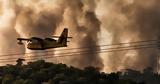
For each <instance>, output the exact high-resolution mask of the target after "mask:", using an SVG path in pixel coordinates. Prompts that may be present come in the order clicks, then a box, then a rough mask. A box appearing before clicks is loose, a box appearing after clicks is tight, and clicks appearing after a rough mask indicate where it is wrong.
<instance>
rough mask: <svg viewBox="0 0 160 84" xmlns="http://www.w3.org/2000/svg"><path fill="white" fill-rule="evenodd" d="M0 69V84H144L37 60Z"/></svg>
mask: <svg viewBox="0 0 160 84" xmlns="http://www.w3.org/2000/svg"><path fill="white" fill-rule="evenodd" d="M22 61H23V60H21V61H17V65H6V66H2V67H0V82H1V84H145V83H143V82H141V81H139V83H138V82H134V81H132V80H131V79H127V78H125V77H127V76H128V75H125V77H123V76H122V75H121V73H120V72H117V73H111V74H106V73H104V72H99V71H98V69H96V68H94V67H86V68H85V69H84V70H80V69H77V68H74V67H68V66H67V65H65V64H53V63H49V62H45V61H44V60H38V61H35V62H29V63H28V64H27V65H22Z"/></svg>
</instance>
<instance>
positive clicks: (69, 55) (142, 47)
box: [1, 45, 157, 62]
mask: <svg viewBox="0 0 160 84" xmlns="http://www.w3.org/2000/svg"><path fill="white" fill-rule="evenodd" d="M153 47H157V45H156V46H141V47H138V46H137V47H132V48H129V47H126V48H124V49H116V50H105V51H95V52H83V53H75V54H68V55H63V56H62V55H59V56H54V57H53V55H54V54H49V55H47V56H46V55H40V56H45V57H43V58H47V59H48V58H57V57H71V56H75V55H83V54H98V53H106V52H116V51H124V50H134V49H144V48H153ZM51 55H52V56H51ZM24 58H26V57H23V59H24ZM14 59H16V60H17V58H14ZM14 59H10V60H6V61H1V62H13V60H14ZM37 59H38V58H37V57H34V58H31V59H26V60H37Z"/></svg>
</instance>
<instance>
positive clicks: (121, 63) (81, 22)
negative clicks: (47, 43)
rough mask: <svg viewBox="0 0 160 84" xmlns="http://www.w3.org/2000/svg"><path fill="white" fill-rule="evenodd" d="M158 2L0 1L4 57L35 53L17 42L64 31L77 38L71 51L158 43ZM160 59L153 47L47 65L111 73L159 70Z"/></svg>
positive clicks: (109, 0) (0, 45)
mask: <svg viewBox="0 0 160 84" xmlns="http://www.w3.org/2000/svg"><path fill="white" fill-rule="evenodd" d="M158 3H159V1H158V0H149V1H146V0H1V1H0V40H1V42H0V54H11V53H19V52H26V53H27V52H35V51H29V50H28V49H27V48H25V46H21V47H20V46H19V45H17V44H16V38H17V37H22V38H30V37H33V36H34V37H41V38H46V37H51V36H52V35H55V34H56V35H58V34H60V32H61V31H62V30H63V28H64V27H67V28H69V35H70V36H72V37H73V39H71V42H70V43H69V44H68V48H71V47H88V48H89V49H90V52H89V53H94V52H95V51H99V50H101V48H99V47H96V46H97V45H102V44H111V43H120V42H132V41H139V40H148V39H149V40H150V39H159V37H160V32H159V31H160V28H159V27H160V25H159V22H160V11H159V5H158ZM128 45H131V44H128ZM10 50H11V52H10ZM81 50H83V49H81ZM75 51H76V50H75ZM36 52H43V53H42V54H44V55H47V54H48V53H46V52H44V51H36ZM62 52H63V51H62ZM77 52H78V51H77ZM51 53H61V51H59V52H58V51H53V52H51ZM36 55H37V56H38V55H39V54H36ZM157 56H159V52H158V50H157V49H155V48H152V49H143V50H130V51H124V52H112V53H102V54H98V53H97V54H80V55H78V56H74V57H64V58H57V59H49V61H52V62H63V63H66V64H68V65H72V66H76V67H79V68H84V67H86V66H95V67H99V68H101V69H103V70H104V71H106V72H109V71H118V70H121V69H126V68H131V69H137V70H142V69H144V68H146V67H152V68H154V69H156V67H157V66H156V65H157V63H158V59H157ZM53 57H54V55H53ZM2 58H4V56H3V57H2ZM5 58H7V57H5ZM9 58H10V57H9Z"/></svg>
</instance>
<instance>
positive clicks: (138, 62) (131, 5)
mask: <svg viewBox="0 0 160 84" xmlns="http://www.w3.org/2000/svg"><path fill="white" fill-rule="evenodd" d="M157 3H159V1H158V0H152V1H145V0H122V1H117V0H112V1H111V0H101V5H100V7H99V10H100V12H101V13H102V14H99V15H100V18H101V21H102V25H103V26H104V27H105V29H106V30H107V31H108V32H111V33H110V34H111V36H112V40H111V43H119V42H132V41H137V40H148V39H159V35H160V33H159V31H160V28H159V27H160V25H159V20H160V18H159V13H160V11H159V9H158V8H159V5H158V4H157ZM101 8H106V11H105V12H104V11H103V10H104V9H103V10H101ZM103 14H104V15H103ZM102 15H103V16H102ZM157 56H159V53H158V50H157V49H153V48H152V49H143V50H130V51H128V52H126V51H124V52H114V53H111V54H109V57H108V58H107V59H108V60H107V59H105V60H107V63H108V66H109V69H110V70H111V71H117V70H120V69H125V68H132V69H137V70H142V69H144V68H146V67H152V68H154V69H157V63H158V60H159V59H157ZM106 69H108V68H106Z"/></svg>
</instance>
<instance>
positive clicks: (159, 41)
mask: <svg viewBox="0 0 160 84" xmlns="http://www.w3.org/2000/svg"><path fill="white" fill-rule="evenodd" d="M147 42H148V43H149V42H156V43H160V40H145V41H136V42H129V43H117V44H107V45H99V46H87V47H81V48H69V49H59V50H48V51H45V52H53V51H63V50H75V49H87V48H90V47H95V48H96V47H105V46H116V45H119V46H120V45H125V44H137V43H138V44H139V43H147ZM36 53H44V52H31V53H17V54H6V55H0V56H1V57H2V56H5V57H7V56H17V55H25V54H36Z"/></svg>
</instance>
